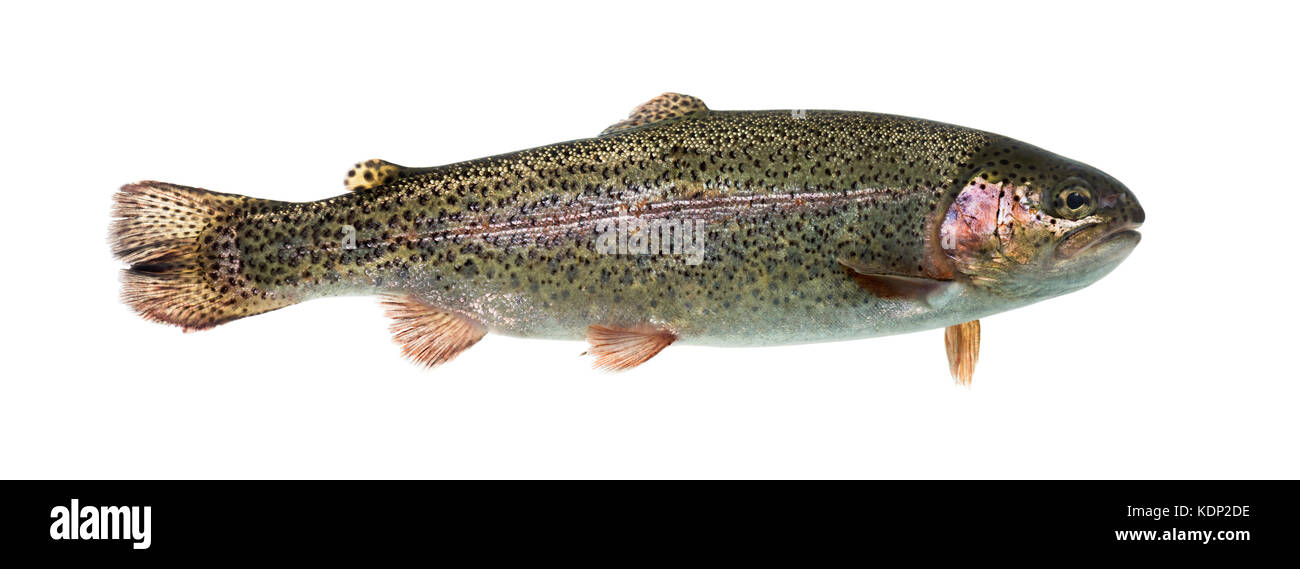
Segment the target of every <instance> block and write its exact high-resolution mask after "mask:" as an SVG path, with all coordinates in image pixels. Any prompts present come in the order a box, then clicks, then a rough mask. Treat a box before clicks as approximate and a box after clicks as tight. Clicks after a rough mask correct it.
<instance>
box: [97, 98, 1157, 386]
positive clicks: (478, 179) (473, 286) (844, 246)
mask: <svg viewBox="0 0 1300 569" xmlns="http://www.w3.org/2000/svg"><path fill="white" fill-rule="evenodd" d="M348 184H349V187H350V188H352V189H353V190H354V191H350V192H348V193H346V194H344V195H340V196H337V197H333V198H329V199H325V200H321V201H316V202H308V203H286V202H273V201H267V200H258V199H254V198H246V197H243V196H235V195H227V194H216V193H214V192H207V191H205V190H198V189H194V188H184V187H181V186H172V185H169V184H161V183H157V182H144V183H140V184H134V185H129V186H127V187H125V188H124V189H123V191H122V192H121V193H119V198H118V208H117V218H118V219H117V220H116V221H115V225H114V230H113V231H114V235H115V236H116V237H115V249H116V252H117V254H118V255H119V256H120V257H122V258H124V259H125V260H127V261H128V262H130V263H132V265H133V267H132V268H131V269H128V271H127V277H126V288H125V292H124V297H125V298H126V301H127V302H128V304H131V305H132V306H133V307H135V308H136V309H137V310H138V311H140V312H141V313H142V314H143V315H144V316H146V317H148V318H151V319H154V320H160V321H164V322H168V323H173V324H178V325H181V326H184V327H186V328H195V329H197V328H206V327H210V326H213V325H216V324H220V323H222V322H225V321H229V320H232V319H235V318H239V317H242V316H247V315H251V314H255V313H258V312H264V311H266V310H271V309H275V308H279V307H282V306H287V305H290V304H294V303H297V302H302V301H305V300H308V299H312V298H318V297H324V296H338V295H376V294H379V295H388V296H389V298H390V301H389V303H390V314H391V315H394V318H395V319H396V321H397V322H398V324H396V325H395V328H394V331H395V333H397V334H399V336H401V335H402V334H403V332H405V333H406V340H405V341H403V343H404V345H405V346H406V347H407V353H408V355H412V356H413V357H415V358H416V359H417V360H420V359H422V358H421V357H420V355H419V353H412V352H413V351H414V352H419V351H420V350H425V353H426V355H427V354H428V353H437V354H440V356H439V358H443V359H438V360H437V361H429V360H430V358H429V357H425V358H423V359H424V360H425V363H441V362H442V361H445V359H449V357H454V355H455V354H456V353H458V352H459V350H461V349H464V347H468V345H472V344H473V341H476V340H477V338H479V337H481V336H482V334H483V333H486V332H494V333H501V334H508V335H514V336H522V337H532V338H552V339H583V338H587V339H588V340H590V341H592V342H593V346H598V347H599V346H601V345H604V344H602V342H613V345H614V346H615V347H616V348H617V349H615V350H614V352H609V351H608V349H607V350H606V352H605V355H609V354H610V353H613V355H614V356H615V357H613V359H610V360H607V361H606V363H609V361H614V362H616V363H617V362H622V363H628V362H634V363H632V365H635V364H636V363H640V362H641V361H644V359H645V358H648V357H649V356H645V358H640V359H638V358H639V356H640V355H644V352H646V351H653V353H657V352H658V350H659V349H662V347H663V346H664V345H667V343H671V342H674V341H676V342H681V343H695V344H705V345H718V346H756V345H776V344H791V343H805V342H821V341H832V340H847V339H855V338H865V337H872V336H881V335H888V334H897V333H904V332H912V331H917V330H924V329H929V328H944V327H949V326H954V325H958V324H961V323H965V322H970V321H973V320H976V319H979V318H982V317H985V316H988V315H991V314H995V313H997V312H1002V311H1005V310H1009V309H1012V308H1016V307H1018V306H1023V305H1026V304H1029V303H1033V302H1037V301H1039V300H1043V299H1045V298H1050V297H1052V296H1056V295H1059V294H1064V293H1067V292H1070V291H1072V290H1076V289H1078V288H1081V287H1083V286H1086V285H1087V284H1089V283H1091V282H1093V281H1095V280H1096V279H1098V278H1100V277H1101V276H1103V275H1104V274H1106V273H1107V272H1109V271H1110V270H1111V269H1113V268H1114V267H1115V266H1116V265H1118V264H1119V262H1120V261H1121V260H1123V258H1124V257H1125V256H1127V254H1128V252H1129V251H1131V250H1132V248H1133V246H1135V245H1136V243H1137V234H1136V232H1134V231H1132V229H1133V228H1135V227H1136V226H1137V225H1138V224H1140V223H1141V221H1142V218H1143V216H1144V214H1143V213H1142V210H1141V208H1140V206H1138V204H1137V201H1136V199H1135V198H1133V197H1132V195H1131V194H1130V193H1129V192H1128V190H1127V189H1126V188H1124V186H1123V185H1122V184H1120V183H1119V182H1118V181H1116V180H1114V179H1113V178H1111V177H1110V176H1108V175H1106V174H1104V173H1102V172H1101V171H1099V170H1096V169H1094V168H1091V167H1089V166H1086V165H1083V164H1080V163H1077V162H1074V161H1071V160H1068V159H1065V158H1062V157H1059V156H1056V155H1054V154H1051V153H1049V152H1047V151H1044V150H1041V149H1039V148H1036V147H1033V146H1030V145H1027V144H1024V143H1021V142H1018V141H1015V140H1012V139H1010V138H1007V137H1003V136H999V135H995V134H991V133H987V132H982V131H978V130H974V129H968V128H963V127H958V126H953V125H948V124H943V123H938V122H932V121H926V120H920V119H913V118H907V117H900V116H893V115H884V114H876V113H863V112H842V111H814V110H808V111H801V110H794V111H790V110H785V111H712V110H709V109H707V107H705V106H704V104H703V103H702V102H700V101H699V100H698V99H694V98H692V97H687V96H683V95H675V94H665V95H663V96H661V97H659V98H656V99H654V100H652V101H651V102H649V103H647V104H646V105H643V106H642V107H639V108H638V109H637V110H636V111H634V113H633V115H632V117H630V118H629V120H627V121H624V122H623V123H619V124H616V125H614V126H613V127H610V129H607V131H606V132H605V133H602V134H601V135H600V136H596V137H593V138H587V139H581V140H574V141H569V142H563V143H559V144H553V145H549V146H543V147H539V148H533V149H529V150H524V151H519V152H514V153H510V154H503V155H499V156H493V157H489V158H483V159H478V160H471V161H467V162H460V163H455V164H450V165H446V166H439V167H432V168H406V167H402V166H397V165H395V164H390V163H387V162H383V161H379V160H372V161H369V162H366V163H359V164H357V165H356V167H355V168H353V170H352V171H350V172H349V173H348ZM1083 200H1086V201H1087V203H1086V204H1083V203H1081V202H1082V201H1083ZM1067 201H1068V202H1069V203H1068V204H1067V203H1065V202H1067ZM164 206H169V207H168V209H166V210H159V208H160V207H164ZM1067 206H1078V207H1080V208H1082V209H1070V208H1069V207H1067ZM1085 210H1086V211H1085ZM159 220H161V221H162V222H167V221H169V220H170V222H171V223H174V224H181V225H184V228H183V230H180V231H178V230H177V229H176V227H174V226H168V225H166V224H165V223H161V224H160V222H159ZM1081 232H1082V233H1086V235H1082V234H1081ZM1084 237H1086V238H1087V239H1086V241H1087V242H1086V243H1084V242H1081V241H1083V240H1084ZM1066 252H1069V254H1068V255H1066V254H1064V253H1066ZM430 318H432V319H433V320H432V323H431V321H429V319H430ZM977 329H978V328H976V330H977ZM453 340H454V341H453ZM469 340H473V341H469ZM399 341H401V339H400V338H399ZM467 341H468V344H466V345H464V347H460V348H458V349H453V348H456V347H457V346H460V345H461V344H465V343H466V342H467ZM412 342H414V343H415V344H412ZM659 344H662V345H659ZM606 347H607V348H608V346H606ZM638 350H639V351H638ZM447 352H450V353H449V356H448V353H447ZM596 353H597V355H598V358H599V357H600V356H601V354H602V352H601V351H600V350H596ZM653 353H650V354H649V355H651V356H652V355H653ZM620 358H621V359H620ZM628 358H630V359H628ZM435 359H437V358H435ZM607 367H627V366H625V365H609V366H607ZM954 369H955V368H954Z"/></svg>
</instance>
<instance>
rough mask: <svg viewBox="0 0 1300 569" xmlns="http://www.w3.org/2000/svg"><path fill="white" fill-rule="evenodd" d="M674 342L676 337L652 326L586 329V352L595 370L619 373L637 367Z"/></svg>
mask: <svg viewBox="0 0 1300 569" xmlns="http://www.w3.org/2000/svg"><path fill="white" fill-rule="evenodd" d="M676 340H677V335H676V334H673V333H672V332H669V331H667V330H661V329H658V328H652V327H648V326H645V327H634V328H621V327H613V326H588V327H587V342H588V343H590V344H591V349H590V350H588V353H590V354H591V355H593V356H596V361H595V362H594V363H593V364H592V366H593V367H595V368H597V369H604V370H608V371H622V370H625V369H630V368H633V367H636V366H638V365H641V364H643V363H645V362H646V360H649V359H650V358H653V357H655V354H658V353H659V352H661V351H663V349H664V348H667V347H668V345H669V344H671V343H673V342H674V341H676Z"/></svg>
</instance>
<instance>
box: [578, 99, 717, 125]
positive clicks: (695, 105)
mask: <svg viewBox="0 0 1300 569" xmlns="http://www.w3.org/2000/svg"><path fill="white" fill-rule="evenodd" d="M708 110H709V107H707V106H705V105H704V101H701V100H699V99H697V98H695V97H692V96H690V95H683V94H681V93H664V94H662V95H659V96H658V97H655V98H653V99H650V100H649V101H646V102H645V103H642V104H641V106H639V107H637V108H635V109H633V110H632V112H631V113H630V114H628V115H627V120H623V121H619V122H616V123H614V124H612V125H609V128H607V129H605V130H603V131H601V133H600V134H601V135H606V134H610V133H614V132H622V131H624V130H627V129H629V128H635V127H638V126H642V125H647V124H650V123H655V122H659V121H662V120H668V119H675V118H678V117H684V116H686V115H689V114H692V113H700V112H707V111H708Z"/></svg>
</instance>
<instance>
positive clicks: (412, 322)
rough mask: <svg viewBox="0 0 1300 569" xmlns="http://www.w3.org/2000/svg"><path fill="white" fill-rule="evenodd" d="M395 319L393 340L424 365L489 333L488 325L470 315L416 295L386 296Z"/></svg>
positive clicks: (443, 359) (448, 357)
mask: <svg viewBox="0 0 1300 569" xmlns="http://www.w3.org/2000/svg"><path fill="white" fill-rule="evenodd" d="M383 304H384V308H385V312H386V313H387V314H388V317H389V318H392V319H393V323H392V324H391V325H390V326H389V330H391V331H392V332H393V341H395V342H397V343H398V344H401V346H402V355H404V356H406V357H408V358H411V359H412V360H414V361H415V363H417V364H420V365H422V366H425V367H434V366H437V365H441V364H444V363H447V362H449V361H451V359H452V358H455V357H456V356H457V355H459V354H460V353H461V352H463V351H465V350H466V349H468V348H469V347H470V346H473V345H474V344H476V343H478V341H479V340H481V339H483V336H484V335H485V334H487V328H485V327H483V325H482V324H480V323H478V322H477V321H475V320H472V319H470V318H469V317H468V316H463V315H460V314H453V313H450V312H446V311H443V310H440V309H438V308H435V307H433V306H430V305H428V304H426V303H425V302H424V301H422V300H420V299H418V298H415V297H413V296H392V295H385V296H384V297H383Z"/></svg>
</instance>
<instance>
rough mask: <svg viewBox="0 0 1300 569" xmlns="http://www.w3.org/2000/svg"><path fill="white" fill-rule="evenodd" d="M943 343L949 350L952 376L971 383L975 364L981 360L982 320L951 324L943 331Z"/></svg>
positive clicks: (963, 382)
mask: <svg viewBox="0 0 1300 569" xmlns="http://www.w3.org/2000/svg"><path fill="white" fill-rule="evenodd" d="M943 344H944V347H946V348H947V350H948V370H949V371H951V372H952V378H953V379H954V380H956V381H957V383H960V384H962V385H967V386H968V385H970V378H971V376H972V375H974V374H975V364H977V363H979V361H980V321H979V320H971V321H970V322H962V323H961V324H954V325H952V326H949V327H948V328H947V329H945V330H944V331H943Z"/></svg>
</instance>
